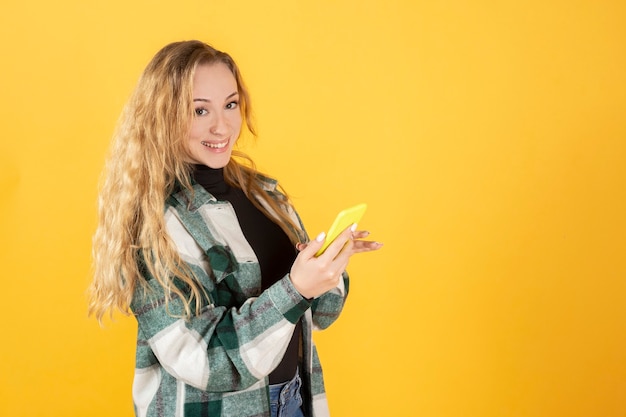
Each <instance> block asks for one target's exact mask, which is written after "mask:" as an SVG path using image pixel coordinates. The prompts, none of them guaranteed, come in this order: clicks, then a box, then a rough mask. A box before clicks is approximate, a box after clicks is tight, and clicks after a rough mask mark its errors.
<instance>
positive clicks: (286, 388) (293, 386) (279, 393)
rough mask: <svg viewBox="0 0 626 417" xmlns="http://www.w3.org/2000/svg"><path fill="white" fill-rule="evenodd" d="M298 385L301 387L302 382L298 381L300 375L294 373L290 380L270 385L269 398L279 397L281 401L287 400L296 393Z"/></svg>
mask: <svg viewBox="0 0 626 417" xmlns="http://www.w3.org/2000/svg"><path fill="white" fill-rule="evenodd" d="M300 385H302V380H301V379H300V373H299V372H298V371H296V375H295V376H294V377H293V378H292V379H291V380H289V381H287V382H282V383H280V384H271V385H270V386H269V388H270V397H274V398H277V397H279V398H281V399H285V398H288V397H289V396H291V395H293V394H294V393H296V392H298V390H299V389H300Z"/></svg>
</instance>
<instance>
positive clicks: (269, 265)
mask: <svg viewBox="0 0 626 417" xmlns="http://www.w3.org/2000/svg"><path fill="white" fill-rule="evenodd" d="M193 178H194V180H195V181H196V182H197V183H198V184H200V185H202V186H203V187H204V188H205V189H206V190H207V191H208V192H209V193H211V194H212V195H213V196H214V197H215V198H217V199H218V200H221V201H228V202H230V204H231V205H232V206H233V208H234V210H235V213H236V214H237V219H238V220H239V226H240V227H241V230H242V231H243V234H244V236H245V237H246V240H247V241H248V243H249V244H250V246H251V247H252V249H253V250H254V253H255V255H256V257H257V259H258V261H259V267H260V269H261V289H262V290H263V291H264V290H265V289H267V288H269V287H270V286H271V285H272V284H274V283H275V282H276V281H278V280H280V279H282V278H283V277H284V276H285V275H287V274H288V273H289V271H290V270H291V265H293V262H294V260H295V258H296V255H297V251H296V249H295V247H294V245H293V244H292V243H291V241H290V240H289V237H288V236H287V235H286V234H285V232H283V230H282V229H281V228H280V226H278V225H277V224H276V223H274V222H273V221H272V220H270V219H269V218H268V217H267V216H265V214H263V213H262V212H261V211H260V210H259V209H257V208H256V207H255V206H254V204H252V202H251V201H250V200H248V198H247V197H246V195H245V194H244V193H243V191H242V190H241V189H240V188H237V187H231V186H230V185H228V184H227V183H226V181H224V170H223V169H213V168H209V167H206V166H204V165H195V166H194V171H193ZM301 328H302V326H301V324H300V322H298V324H297V325H296V328H295V330H294V332H293V336H292V337H291V342H290V343H289V346H288V347H287V351H286V352H285V355H284V356H283V360H282V361H281V363H280V364H279V365H278V367H277V368H276V369H275V370H274V371H273V372H272V373H271V374H270V384H278V383H281V382H286V381H289V380H290V379H291V378H293V376H294V375H295V374H296V370H297V367H298V347H299V343H298V342H299V340H300V333H301V331H302V329H301Z"/></svg>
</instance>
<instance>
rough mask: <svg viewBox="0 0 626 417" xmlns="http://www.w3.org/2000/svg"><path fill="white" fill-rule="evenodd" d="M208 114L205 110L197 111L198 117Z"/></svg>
mask: <svg viewBox="0 0 626 417" xmlns="http://www.w3.org/2000/svg"><path fill="white" fill-rule="evenodd" d="M207 113H208V111H207V109H203V108H199V109H196V116H204V115H205V114H207Z"/></svg>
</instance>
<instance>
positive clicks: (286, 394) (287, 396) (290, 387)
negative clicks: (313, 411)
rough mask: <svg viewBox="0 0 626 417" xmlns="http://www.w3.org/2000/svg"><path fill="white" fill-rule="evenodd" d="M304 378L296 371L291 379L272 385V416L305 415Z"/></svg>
mask: <svg viewBox="0 0 626 417" xmlns="http://www.w3.org/2000/svg"><path fill="white" fill-rule="evenodd" d="M301 385H302V380H301V379H300V375H299V374H298V373H296V376H295V377H293V379H292V380H291V381H287V382H285V383H282V384H274V385H270V411H271V416H272V417H304V414H303V413H302V408H301V407H300V406H301V405H302V397H301V396H300V386H301Z"/></svg>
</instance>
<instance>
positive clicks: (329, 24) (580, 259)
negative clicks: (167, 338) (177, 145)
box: [0, 0, 626, 417]
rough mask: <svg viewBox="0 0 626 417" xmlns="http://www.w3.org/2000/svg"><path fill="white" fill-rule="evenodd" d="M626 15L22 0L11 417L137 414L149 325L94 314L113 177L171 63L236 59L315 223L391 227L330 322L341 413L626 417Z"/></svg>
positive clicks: (9, 4) (6, 379)
mask: <svg viewBox="0 0 626 417" xmlns="http://www.w3.org/2000/svg"><path fill="white" fill-rule="evenodd" d="M625 21H626V6H625V3H624V2H623V1H621V0H620V1H618V0H614V1H594V0H579V1H571V0H569V1H565V0H553V1H544V0H529V1H495V0H492V1H488V0H465V1H462V0H450V1H444V0H437V1H427V0H416V1H413V0H404V1H399V0H350V1H348V0H340V1H331V0H319V1H309V2H305V1H300V0H277V1H253V0H249V1H220V2H217V1H213V0H204V1H195V0H194V1H191V0H181V1H176V2H173V1H148V0H139V1H136V0H125V1H122V0H109V1H103V0H100V1H95V0H89V1H86V0H59V1H56V2H52V1H46V2H44V1H37V0H34V1H17V0H3V1H2V4H1V6H0V47H1V49H0V59H1V62H2V66H1V68H2V70H1V71H2V72H1V77H0V91H1V93H2V94H1V96H0V97H1V99H0V114H1V118H2V128H1V132H0V135H1V138H2V140H1V143H2V145H1V148H0V167H1V168H0V169H1V177H0V185H1V187H2V189H1V190H2V193H1V195H2V197H1V198H2V204H1V205H0V225H1V233H2V234H1V236H2V240H1V247H0V262H1V264H0V265H2V270H3V271H2V301H1V302H0V317H1V320H2V321H1V323H2V328H1V330H2V342H1V343H0V355H1V356H0V357H1V360H0V381H1V385H0V415H2V416H59V417H68V416H85V415H89V416H121V417H123V416H131V415H132V405H131V397H130V387H131V380H132V372H133V360H134V337H135V335H134V332H135V322H134V320H133V319H132V318H127V317H125V316H122V315H117V316H116V321H115V322H114V323H108V324H107V326H106V328H104V329H101V328H99V327H98V325H97V324H96V322H95V321H94V320H92V319H89V318H87V317H86V301H85V300H86V298H85V288H86V287H87V285H88V282H89V280H90V241H91V235H92V233H93V231H94V228H95V219H96V210H95V206H96V193H97V190H96V189H97V182H98V177H99V173H100V170H101V168H102V165H103V162H104V155H105V153H106V150H107V148H108V144H109V138H110V135H111V132H112V130H113V126H114V124H115V121H116V119H117V117H118V114H119V112H120V110H121V107H122V105H123V103H124V102H125V100H126V98H127V97H128V95H129V93H130V90H131V89H132V87H133V85H134V83H135V81H136V80H137V77H138V76H139V73H140V71H141V70H142V69H143V67H144V66H145V64H146V63H147V62H148V60H149V59H150V58H151V57H152V55H153V54H154V53H155V52H156V51H157V50H158V49H159V48H160V47H161V46H163V45H165V44H166V43H169V42H170V41H174V40H180V39H191V38H200V39H202V40H205V41H208V42H210V43H213V44H214V45H215V46H217V47H218V48H220V49H224V50H226V51H229V52H231V53H232V54H233V55H234V57H235V58H236V59H237V60H238V62H239V64H240V66H241V67H242V70H243V73H244V77H245V78H246V80H247V82H248V85H249V87H250V90H251V92H252V97H253V105H254V109H255V112H256V117H257V120H258V124H259V131H260V137H259V139H258V140H257V141H256V142H255V141H253V140H250V139H248V140H246V141H245V143H244V148H243V149H244V150H246V151H247V152H248V153H249V154H251V155H252V156H253V157H254V158H255V159H256V160H257V162H258V164H259V166H260V168H261V169H263V170H265V171H267V172H269V173H270V174H272V175H274V176H277V177H278V178H279V179H281V181H282V183H283V185H284V186H285V187H286V188H287V190H288V191H289V192H290V193H291V194H292V195H293V197H294V201H295V203H296V205H297V207H298V208H299V210H300V212H301V215H302V216H303V218H304V220H305V222H306V223H307V225H308V229H309V231H310V232H311V233H312V234H317V233H318V232H319V231H321V230H323V229H324V228H325V227H327V226H328V225H329V223H330V222H331V220H332V218H333V217H334V214H335V213H336V212H337V211H339V210H340V209H342V208H344V207H346V206H348V205H352V204H355V203H358V202H362V201H363V202H367V203H368V204H369V209H368V212H367V213H366V215H365V217H364V219H363V221H362V223H361V225H362V226H363V228H367V229H370V230H371V231H372V232H373V235H372V236H373V238H375V239H378V240H381V241H383V242H385V247H384V248H383V249H382V250H381V251H380V252H379V253H376V254H368V255H363V256H359V257H358V258H357V259H354V260H353V262H352V263H351V265H350V269H349V270H350V272H351V274H352V278H353V280H352V292H351V296H350V297H349V300H348V304H347V309H346V311H345V313H344V314H343V316H342V317H341V319H340V320H339V321H338V322H337V323H336V325H335V326H333V327H332V328H330V329H329V330H328V331H326V332H323V333H319V334H316V340H317V343H318V345H319V348H320V353H321V357H322V361H323V363H324V365H325V375H326V382H327V389H328V393H329V394H328V395H329V401H330V407H331V411H332V412H333V415H334V416H424V417H452V416H454V417H461V416H462V417H491V416H493V417H499V416H533V417H534V416H537V417H539V416H541V417H543V416H545V417H554V416H568V417H574V416H581V417H582V416H603V417H613V416H624V415H626V399H625V397H624V393H625V392H626V305H625V304H626V303H625V302H624V300H625V297H626V263H625V262H626V261H625V259H626V256H625V250H626V238H625V235H626V221H625V219H624V213H625V210H626V196H625V192H626V188H625V185H626V123H625V117H624V116H625V110H626V83H625V74H626V25H625V24H624V22H625Z"/></svg>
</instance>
